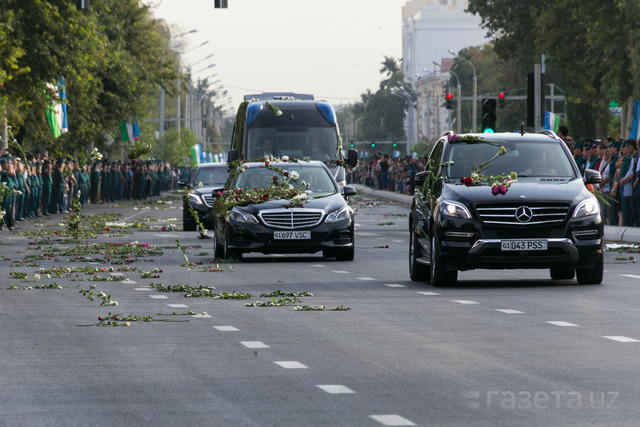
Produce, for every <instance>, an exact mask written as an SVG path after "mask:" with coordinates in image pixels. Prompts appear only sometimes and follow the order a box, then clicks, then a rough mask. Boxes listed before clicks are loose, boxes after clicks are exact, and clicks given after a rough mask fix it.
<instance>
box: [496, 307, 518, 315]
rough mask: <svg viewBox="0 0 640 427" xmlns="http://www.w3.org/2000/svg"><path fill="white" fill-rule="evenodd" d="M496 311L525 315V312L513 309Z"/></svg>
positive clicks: (498, 309)
mask: <svg viewBox="0 0 640 427" xmlns="http://www.w3.org/2000/svg"><path fill="white" fill-rule="evenodd" d="M496 311H499V312H501V313H505V314H524V311H520V310H514V309H512V308H496Z"/></svg>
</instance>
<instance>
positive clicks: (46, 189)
mask: <svg viewBox="0 0 640 427" xmlns="http://www.w3.org/2000/svg"><path fill="white" fill-rule="evenodd" d="M52 189H53V179H52V177H51V162H50V161H49V159H44V160H43V161H42V215H49V207H50V206H51V191H52Z"/></svg>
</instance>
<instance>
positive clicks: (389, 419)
mask: <svg viewBox="0 0 640 427" xmlns="http://www.w3.org/2000/svg"><path fill="white" fill-rule="evenodd" d="M370 417H371V418H373V419H374V420H375V421H377V422H379V423H380V424H382V425H385V426H414V425H415V423H412V422H411V421H409V420H408V419H406V418H403V417H401V416H400V415H370Z"/></svg>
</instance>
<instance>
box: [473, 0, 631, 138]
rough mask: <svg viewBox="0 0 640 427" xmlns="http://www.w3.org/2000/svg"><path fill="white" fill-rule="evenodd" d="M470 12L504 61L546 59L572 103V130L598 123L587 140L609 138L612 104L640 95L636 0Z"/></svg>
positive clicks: (517, 4)
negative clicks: (544, 55)
mask: <svg viewBox="0 0 640 427" xmlns="http://www.w3.org/2000/svg"><path fill="white" fill-rule="evenodd" d="M468 11H470V12H472V13H477V14H479V15H480V16H481V18H482V24H483V26H484V27H485V28H487V30H488V33H489V35H490V36H492V37H494V42H495V47H496V51H497V52H498V53H499V54H500V55H501V56H502V57H504V58H518V59H519V60H520V61H525V62H531V63H533V62H538V61H537V60H536V58H537V57H539V55H541V54H543V53H544V54H546V55H547V59H548V63H549V65H550V67H551V68H552V69H554V70H555V71H556V72H557V74H558V79H559V83H560V86H561V87H562V88H563V89H564V90H565V93H566V96H567V98H568V102H569V112H570V117H569V125H570V127H573V128H577V127H576V126H572V123H575V124H580V126H583V125H584V124H585V123H589V122H595V123H596V126H595V128H594V129H593V134H591V135H585V136H598V137H604V136H606V132H607V124H608V121H609V120H610V116H609V113H608V105H609V101H610V100H613V99H620V100H629V99H633V98H634V97H637V96H638V94H640V79H639V78H638V77H637V76H638V73H637V71H638V69H639V66H640V27H638V25H637V22H638V20H639V19H640V4H639V3H638V2H637V0H565V1H562V2H557V1H551V0H539V1H535V2H531V1H528V0H493V1H491V2H489V1H487V0H470V1H469V8H468ZM532 61H533V62H532ZM627 104H628V103H627ZM573 106H575V107H576V108H573ZM576 114H578V115H576ZM577 129H578V132H580V129H579V128H577Z"/></svg>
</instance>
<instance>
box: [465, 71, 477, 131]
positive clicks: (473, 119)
mask: <svg viewBox="0 0 640 427" xmlns="http://www.w3.org/2000/svg"><path fill="white" fill-rule="evenodd" d="M467 62H468V61H467ZM469 64H471V63H470V62H469ZM472 67H473V66H472ZM471 111H472V112H471V114H473V118H472V120H471V132H472V133H475V132H476V129H477V127H476V125H477V124H478V76H477V75H476V69H475V67H473V108H472V109H471Z"/></svg>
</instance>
